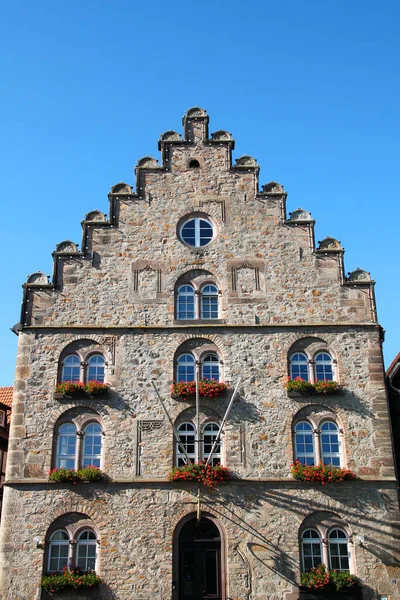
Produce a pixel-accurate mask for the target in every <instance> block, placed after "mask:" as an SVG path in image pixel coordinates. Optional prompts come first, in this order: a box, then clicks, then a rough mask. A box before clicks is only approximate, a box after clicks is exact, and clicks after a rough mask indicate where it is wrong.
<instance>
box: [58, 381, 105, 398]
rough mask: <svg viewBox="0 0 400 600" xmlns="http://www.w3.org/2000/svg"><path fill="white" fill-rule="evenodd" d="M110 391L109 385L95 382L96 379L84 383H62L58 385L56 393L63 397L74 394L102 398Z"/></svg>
mask: <svg viewBox="0 0 400 600" xmlns="http://www.w3.org/2000/svg"><path fill="white" fill-rule="evenodd" d="M108 390H109V386H108V384H107V383H101V381H95V380H94V379H93V380H91V381H88V382H87V383H83V382H82V381H62V382H61V383H57V385H56V393H57V394H62V395H63V396H73V395H74V394H87V395H88V396H102V395H104V394H106V393H107V392H108Z"/></svg>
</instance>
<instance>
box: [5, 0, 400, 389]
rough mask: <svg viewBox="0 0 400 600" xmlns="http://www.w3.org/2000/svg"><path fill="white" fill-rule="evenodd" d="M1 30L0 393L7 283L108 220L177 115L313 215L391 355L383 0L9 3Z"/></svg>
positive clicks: (392, 105) (9, 350)
mask: <svg viewBox="0 0 400 600" xmlns="http://www.w3.org/2000/svg"><path fill="white" fill-rule="evenodd" d="M1 12H2V15H1V23H0V32H1V35H0V46H1V47H0V55H1V62H0V75H1V82H2V92H1V94H0V107H1V110H0V114H1V117H0V118H1V146H0V153H1V157H0V170H1V173H2V176H1V209H2V211H1V212H2V219H3V227H2V241H3V243H2V246H3V252H2V268H1V271H2V277H1V278H2V293H1V302H2V306H1V311H0V318H1V322H0V338H1V340H0V341H1V348H2V359H1V361H0V365H1V367H0V369H1V372H0V385H12V383H13V377H14V374H13V371H14V362H15V354H16V342H17V338H16V336H15V335H14V334H13V333H11V332H10V330H9V328H10V327H11V326H12V325H13V324H14V323H16V322H17V321H18V320H19V312H20V304H21V299H22V290H21V284H22V283H23V282H24V281H25V280H26V276H27V275H28V274H30V273H32V272H34V271H37V270H43V271H44V272H45V273H47V274H50V273H51V270H52V259H51V252H52V251H53V250H54V249H55V246H56V244H57V243H58V242H60V241H62V240H64V239H66V238H70V239H71V240H73V241H75V242H79V241H80V238H81V228H80V221H81V220H82V218H83V216H84V214H85V213H87V212H88V211H89V210H92V209H94V208H98V209H100V210H102V211H103V212H107V210H108V203H107V193H108V191H109V190H110V187H111V185H113V184H115V183H117V182H119V181H126V182H128V183H133V182H134V175H133V166H134V165H135V163H136V162H137V160H138V159H139V158H141V157H142V156H145V155H147V154H150V155H152V156H156V157H157V158H158V151H157V140H158V138H159V135H160V134H161V133H162V132H164V131H166V130H167V129H175V130H178V131H181V117H182V115H183V113H184V112H185V110H187V109H188V108H190V107H191V106H195V105H197V106H201V107H203V108H205V109H206V110H207V111H208V114H209V115H210V131H216V130H217V129H220V128H222V129H227V130H228V131H230V132H232V133H233V136H234V138H235V140H236V149H235V154H234V156H235V157H239V156H241V155H242V154H250V155H252V156H254V157H255V158H257V160H258V162H259V164H260V165H261V173H260V184H263V183H266V182H268V181H270V180H271V179H273V180H276V181H279V182H281V183H283V184H284V185H285V188H286V189H287V190H288V192H289V196H288V210H289V211H292V210H294V209H296V208H298V207H302V208H306V209H307V210H310V211H311V212H312V215H313V217H314V218H315V219H316V221H317V225H316V239H317V240H320V239H323V238H324V237H326V236H327V235H331V236H333V237H336V238H338V239H339V240H340V241H341V242H342V244H343V246H344V247H345V249H346V253H345V267H346V271H352V270H354V269H355V268H356V267H359V266H360V267H362V268H364V269H367V270H368V271H370V272H371V274H372V276H373V278H374V279H375V280H376V281H377V286H376V295H377V301H378V315H379V320H380V322H381V324H382V325H383V327H384V328H385V329H386V330H387V335H386V342H385V346H384V351H385V359H386V363H387V364H389V363H390V361H391V360H392V358H393V357H394V355H395V354H396V353H397V352H398V351H399V350H400V337H399V330H400V320H399V301H398V296H399V292H400V282H399V272H398V261H399V258H398V256H399V252H398V239H399V236H398V229H399V221H398V215H397V208H396V206H398V203H399V199H400V183H399V139H400V131H399V129H400V127H399V112H400V102H399V89H400V84H399V64H400V60H399V59H400V56H399V47H400V46H399V33H398V31H399V17H400V3H399V2H398V0H384V1H383V2H381V3H378V2H376V1H372V0H353V1H352V2H349V0H335V1H334V2H333V1H330V2H329V1H321V0H286V1H282V2H277V1H276V0H262V1H261V0H260V1H257V0H255V1H253V2H247V3H246V2H242V1H238V0H231V1H229V2H226V1H222V0H220V1H218V0H213V1H210V0H206V1H202V2H187V1H186V2H183V1H181V0H178V1H177V0H173V1H172V2H161V1H160V0H153V2H147V3H146V2H135V1H133V0H113V1H112V2H111V1H110V0H108V1H106V0H96V1H94V0H84V1H81V2H78V0H72V1H70V2H60V1H58V2H55V1H54V0H52V1H49V0H40V1H39V2H32V1H31V0H13V2H5V3H3V5H2V11H1Z"/></svg>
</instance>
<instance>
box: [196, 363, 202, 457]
mask: <svg viewBox="0 0 400 600" xmlns="http://www.w3.org/2000/svg"><path fill="white" fill-rule="evenodd" d="M200 365H201V362H200V361H199V360H196V432H197V462H198V464H200V463H201V458H202V452H201V437H200V390H199V379H200Z"/></svg>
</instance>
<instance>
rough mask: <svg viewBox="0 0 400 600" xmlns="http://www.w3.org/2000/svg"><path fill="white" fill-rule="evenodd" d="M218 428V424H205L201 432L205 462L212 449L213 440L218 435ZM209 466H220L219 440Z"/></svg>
mask: <svg viewBox="0 0 400 600" xmlns="http://www.w3.org/2000/svg"><path fill="white" fill-rule="evenodd" d="M219 430H220V426H219V424H218V423H207V425H206V426H205V427H204V430H203V460H204V461H207V459H208V457H209V456H210V453H211V450H212V447H213V445H214V442H215V439H216V437H217V435H218V433H219ZM210 464H211V465H212V466H213V467H215V465H219V464H221V440H219V442H218V444H217V445H216V446H215V450H214V452H213V455H212V459H211V461H210Z"/></svg>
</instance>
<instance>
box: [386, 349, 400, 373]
mask: <svg viewBox="0 0 400 600" xmlns="http://www.w3.org/2000/svg"><path fill="white" fill-rule="evenodd" d="M399 361H400V352H399V353H398V355H397V356H396V358H394V359H393V360H392V363H391V365H390V367H389V368H388V369H387V371H386V377H390V375H391V374H392V371H393V369H394V367H395V366H396V365H397V363H398V362H399Z"/></svg>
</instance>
